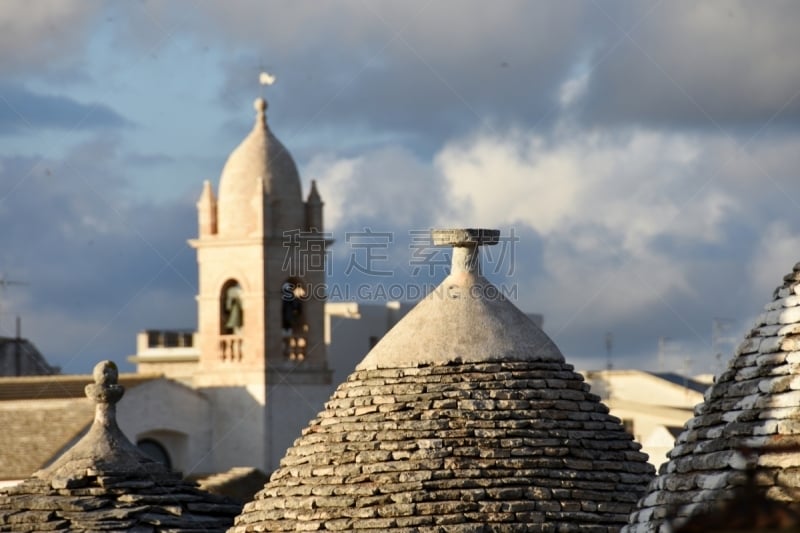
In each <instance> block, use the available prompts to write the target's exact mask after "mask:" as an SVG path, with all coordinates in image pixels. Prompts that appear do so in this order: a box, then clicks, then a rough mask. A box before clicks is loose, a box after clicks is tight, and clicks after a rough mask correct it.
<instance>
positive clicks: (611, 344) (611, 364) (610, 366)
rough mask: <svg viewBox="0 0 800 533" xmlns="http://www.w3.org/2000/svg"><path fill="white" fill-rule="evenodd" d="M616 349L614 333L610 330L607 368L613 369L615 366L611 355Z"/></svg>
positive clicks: (607, 341) (607, 343)
mask: <svg viewBox="0 0 800 533" xmlns="http://www.w3.org/2000/svg"><path fill="white" fill-rule="evenodd" d="M613 349H614V334H613V333H611V332H610V331H609V332H607V333H606V370H611V369H613V368H614V364H613V363H612V362H611V355H612V351H613Z"/></svg>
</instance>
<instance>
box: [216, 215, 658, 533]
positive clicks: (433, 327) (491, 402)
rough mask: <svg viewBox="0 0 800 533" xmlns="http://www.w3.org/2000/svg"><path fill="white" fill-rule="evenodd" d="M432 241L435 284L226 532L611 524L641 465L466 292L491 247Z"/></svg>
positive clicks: (578, 384)
mask: <svg viewBox="0 0 800 533" xmlns="http://www.w3.org/2000/svg"><path fill="white" fill-rule="evenodd" d="M438 237H439V239H440V240H441V241H444V242H445V243H446V244H453V245H455V246H456V248H455V249H454V250H453V271H452V272H451V274H450V276H448V277H447V278H446V279H445V280H444V281H443V282H442V284H441V285H440V286H439V287H438V288H437V289H436V291H434V293H432V294H431V295H429V296H428V297H427V298H426V299H425V300H424V301H423V302H421V303H420V304H419V305H418V306H417V307H415V308H414V309H413V310H412V311H411V312H409V314H408V315H407V316H406V317H405V318H404V319H403V320H402V321H400V322H399V323H398V324H397V325H396V326H395V328H394V329H393V330H392V331H390V332H389V333H388V334H387V335H386V336H385V337H384V338H383V340H381V342H379V343H378V344H377V345H376V346H375V348H374V349H373V350H372V351H371V352H370V353H369V354H368V355H367V356H366V357H365V359H364V360H363V361H362V362H361V363H360V364H359V365H358V367H356V370H355V372H353V373H352V374H351V375H350V376H349V377H348V379H347V380H346V381H345V382H344V383H342V384H341V385H340V386H339V387H338V388H337V389H336V391H335V392H334V393H333V395H332V396H331V398H330V400H329V401H328V402H327V403H326V405H325V409H324V410H323V411H322V412H321V413H320V414H319V415H318V416H317V417H316V418H315V419H314V420H312V421H311V422H310V423H309V425H308V426H307V427H306V428H305V429H304V430H303V432H302V434H301V436H300V437H299V438H298V439H297V440H296V441H295V443H294V445H293V446H292V447H291V448H289V450H288V451H287V453H286V455H285V457H284V458H283V460H282V461H281V464H280V467H279V468H278V469H277V470H276V471H275V472H274V473H273V474H272V477H271V478H270V481H269V482H268V483H267V485H266V486H265V487H264V489H263V490H262V491H260V492H259V493H258V494H256V496H255V499H254V500H253V501H252V502H249V503H247V504H246V505H245V507H244V509H243V512H242V514H241V515H239V516H238V517H237V518H236V522H235V524H234V527H233V528H231V529H230V530H229V531H230V532H233V533H244V532H251V531H339V530H356V531H364V532H366V531H371V532H379V531H380V532H387V531H391V532H396V531H407V532H476V531H485V532H491V531H498V532H514V531H526V532H528V531H532V532H535V531H553V532H555V531H560V532H597V533H600V532H603V533H606V532H612V531H613V532H616V531H619V529H620V527H622V525H624V524H625V522H626V519H627V516H628V514H629V513H630V512H631V511H632V510H633V508H634V506H635V502H636V500H637V499H638V498H639V497H640V496H641V494H642V493H643V491H644V489H645V488H646V486H647V484H648V483H649V481H650V480H651V479H652V476H653V467H652V466H650V465H649V464H648V463H647V462H646V461H647V456H646V455H645V454H643V453H641V452H640V451H639V449H640V446H639V445H638V444H637V443H635V442H633V440H632V438H631V436H630V435H629V434H628V433H626V432H625V430H624V428H623V426H622V424H621V423H620V420H619V419H617V418H615V417H613V416H611V415H610V414H609V412H608V409H607V408H606V407H605V406H604V405H603V404H602V403H600V399H599V397H598V396H596V395H594V394H592V393H591V392H589V386H588V385H587V384H586V383H585V382H584V380H583V377H582V376H581V375H580V374H578V373H576V372H574V371H573V367H572V366H571V365H569V364H567V363H566V362H565V361H564V358H563V356H562V355H561V353H560V352H559V351H558V348H557V347H556V346H555V345H554V344H553V343H552V341H551V340H550V339H549V338H547V336H546V335H545V334H544V333H543V332H542V331H541V330H540V329H538V328H537V327H536V326H535V325H533V323H531V322H530V321H529V320H528V319H527V317H525V316H524V314H523V313H521V312H520V311H519V310H518V309H516V307H514V306H513V305H512V304H511V303H510V302H508V301H507V300H505V299H503V298H502V297H500V298H499V299H497V300H494V301H488V300H486V299H485V297H484V296H483V295H484V294H486V292H485V291H470V290H469V289H470V288H471V287H475V286H481V287H482V286H486V285H487V284H488V281H486V279H485V278H483V276H481V275H480V263H479V260H478V258H477V257H475V255H474V254H476V253H477V249H478V246H480V245H481V244H491V243H492V242H497V232H491V231H490V230H451V231H448V232H438ZM436 238H437V233H436V232H435V233H434V242H436ZM433 347H436V348H435V349H432V348H433Z"/></svg>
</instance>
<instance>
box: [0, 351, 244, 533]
mask: <svg viewBox="0 0 800 533" xmlns="http://www.w3.org/2000/svg"><path fill="white" fill-rule="evenodd" d="M94 378H95V383H93V384H89V385H87V386H86V395H87V396H89V397H90V398H91V399H92V400H94V401H95V403H96V406H95V419H94V423H93V424H92V427H91V428H90V429H89V432H88V433H87V434H86V435H85V436H84V437H83V438H82V439H81V440H80V441H78V442H77V444H75V446H74V447H72V448H71V449H70V450H68V451H67V452H66V453H65V454H64V455H62V456H61V457H60V458H58V459H57V460H56V461H55V462H54V463H53V464H51V465H50V466H48V467H47V468H45V469H42V470H39V471H37V472H35V473H34V474H33V476H32V477H31V478H30V479H27V480H25V481H23V482H22V483H20V484H19V485H15V486H12V487H7V488H5V489H2V490H0V531H13V532H17V533H23V532H33V531H75V532H89V531H108V530H113V531H135V532H139V533H146V532H155V531H173V532H176V533H177V532H183V533H189V532H200V531H224V530H225V528H226V527H228V526H229V525H230V524H231V523H232V521H233V517H234V516H235V515H236V513H237V512H238V511H239V509H240V508H241V507H240V506H238V505H235V504H232V503H231V502H230V501H229V500H227V499H225V498H222V497H219V496H214V495H212V494H208V493H204V492H203V491H201V490H199V489H198V488H197V486H196V485H195V484H194V483H190V482H187V481H184V480H183V478H182V476H181V474H180V473H178V472H171V471H169V470H167V469H166V468H165V467H164V466H163V465H161V464H160V463H157V462H155V461H153V460H151V459H149V458H148V457H146V456H145V455H144V454H142V452H140V451H139V449H138V448H136V446H134V445H133V444H132V443H131V442H130V441H129V440H128V439H127V438H126V437H125V435H123V433H122V432H121V431H120V429H119V427H118V426H117V422H116V405H115V404H116V402H117V401H119V399H120V398H121V397H122V394H123V391H124V389H123V387H122V386H121V385H119V384H118V374H117V369H116V366H115V365H114V363H112V362H110V361H104V362H102V363H99V364H98V365H97V366H96V367H95V371H94Z"/></svg>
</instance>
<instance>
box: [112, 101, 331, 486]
mask: <svg viewBox="0 0 800 533" xmlns="http://www.w3.org/2000/svg"><path fill="white" fill-rule="evenodd" d="M255 108H256V120H255V124H254V126H253V129H252V131H251V132H250V133H249V134H248V135H247V137H245V139H244V140H243V141H242V142H241V144H240V145H239V146H238V147H237V148H236V149H235V150H234V151H233V152H232V153H231V155H230V157H229V158H228V160H227V162H226V163H225V166H224V168H223V170H222V174H221V177H220V180H219V187H218V190H217V192H216V193H215V192H214V188H213V187H212V185H211V183H210V182H209V181H206V182H205V183H204V184H203V188H202V193H201V195H200V200H199V202H198V204H197V208H198V230H199V231H198V233H199V234H198V237H197V238H196V239H192V240H191V241H190V244H191V246H192V247H193V248H194V249H195V250H196V251H197V262H198V269H199V293H198V295H197V310H198V329H197V331H149V332H144V333H142V334H140V335H139V338H138V340H137V345H138V346H137V348H138V350H137V354H136V355H135V356H133V357H132V358H131V360H132V361H133V362H135V363H136V365H137V371H138V372H139V373H144V374H152V373H158V374H163V375H165V376H166V377H167V378H172V379H173V380H175V381H176V382H180V383H182V384H184V385H185V386H186V387H187V388H188V389H189V391H190V392H189V393H193V394H195V396H194V399H192V400H187V399H183V400H182V401H180V403H177V404H176V403H174V402H164V401H163V399H165V398H166V396H163V394H165V393H166V392H167V391H166V389H168V388H169V386H165V387H162V388H164V390H160V391H153V392H154V393H153V395H152V396H151V397H152V398H157V400H155V402H156V403H157V404H159V405H157V406H151V407H149V408H148V409H149V410H148V411H147V413H145V412H143V411H142V408H141V407H139V406H140V405H147V401H145V402H144V403H143V404H138V403H137V404H135V405H136V407H135V408H136V409H137V412H134V413H128V415H129V416H126V413H125V412H124V410H122V406H121V413H120V420H121V422H122V427H123V429H125V430H127V431H128V432H129V433H132V434H133V436H134V438H136V439H137V440H141V439H142V438H147V439H148V440H150V441H152V442H154V443H157V444H158V445H160V446H161V447H163V449H164V451H165V452H166V453H167V454H168V455H169V456H170V457H171V458H173V459H174V458H179V457H183V456H186V457H188V456H193V454H192V453H191V452H190V450H191V449H192V448H194V447H195V446H198V444H199V445H200V446H202V447H204V449H205V454H204V456H203V457H202V458H201V459H197V458H195V461H198V460H199V461H201V462H200V463H194V464H177V465H176V466H177V467H179V468H182V469H186V468H187V467H188V468H190V469H192V470H193V471H198V470H199V471H201V472H218V471H223V470H227V469H229V468H231V467H235V466H253V467H257V468H260V469H261V470H263V471H265V472H269V471H271V470H272V469H273V468H274V467H276V466H277V461H278V459H279V458H280V457H281V456H282V454H283V452H284V450H285V449H286V448H287V447H288V446H289V445H290V444H291V441H290V440H288V439H290V438H292V435H293V434H295V433H296V432H297V431H298V430H299V429H300V428H301V427H302V425H303V424H305V423H306V422H307V421H308V420H309V419H310V418H312V417H313V416H314V414H316V412H317V410H318V409H319V407H320V406H321V405H322V402H323V401H324V399H325V398H327V397H328V395H329V393H330V383H331V371H330V369H329V367H328V362H327V356H326V350H325V342H324V323H325V316H324V294H322V295H320V294H319V290H315V289H314V288H315V287H321V286H323V284H324V282H325V271H326V269H325V260H326V247H327V246H329V245H330V240H327V239H326V238H325V235H324V234H323V232H322V231H323V212H322V210H323V203H322V200H321V198H320V196H319V193H318V191H317V189H316V185H315V184H314V183H313V182H312V185H311V190H310V191H309V192H308V194H307V196H306V198H305V200H304V199H303V196H302V191H301V183H300V176H299V174H298V171H297V167H296V165H295V162H294V160H293V159H292V156H291V154H290V153H289V152H288V150H287V149H286V148H285V147H284V146H283V145H282V144H281V142H280V141H279V140H278V139H277V138H276V137H275V135H274V134H273V133H272V132H271V130H270V128H269V126H268V124H267V118H266V109H267V104H266V101H265V100H263V99H260V98H259V99H258V100H256V102H255ZM173 383H175V382H173ZM171 387H172V388H175V387H176V385H172V386H171ZM132 393H133V394H135V390H134V391H132ZM193 403H195V404H197V406H196V409H194V411H196V412H203V413H205V415H203V416H200V417H199V418H200V419H201V420H205V424H201V425H202V426H204V431H203V434H204V436H205V437H204V439H203V442H202V443H197V442H193V441H192V439H189V438H188V435H187V433H186V432H185V431H184V430H182V429H181V428H180V427H178V426H179V425H180V420H178V419H175V420H174V422H170V421H169V419H170V417H174V416H175V415H177V414H178V413H177V411H176V409H177V408H176V407H175V406H176V405H181V407H180V409H185V408H186V406H187V405H189V404H193ZM139 411H142V412H139ZM162 413H163V414H166V420H165V419H164V417H160V416H159V414H162ZM145 415H146V416H145ZM157 420H158V421H159V422H156V421H157ZM126 421H127V422H129V423H130V424H131V425H130V426H127V427H126ZM134 425H135V430H134V429H133V428H134ZM295 426H296V427H295ZM178 462H179V463H180V462H181V461H178Z"/></svg>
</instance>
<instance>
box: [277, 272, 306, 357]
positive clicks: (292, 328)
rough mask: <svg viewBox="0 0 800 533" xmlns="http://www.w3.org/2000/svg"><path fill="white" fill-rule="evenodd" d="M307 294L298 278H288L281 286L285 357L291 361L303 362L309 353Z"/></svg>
mask: <svg viewBox="0 0 800 533" xmlns="http://www.w3.org/2000/svg"><path fill="white" fill-rule="evenodd" d="M306 294H307V293H306V289H305V287H304V286H303V283H302V282H301V281H300V279H298V278H295V277H291V278H288V279H286V280H285V281H284V282H283V283H282V284H281V336H282V342H283V355H284V357H285V358H286V359H287V360H289V361H303V360H304V359H305V358H306V354H307V353H308V322H306V316H305V305H304V303H305V300H306Z"/></svg>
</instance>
